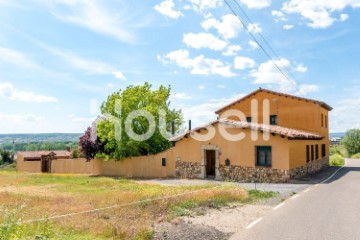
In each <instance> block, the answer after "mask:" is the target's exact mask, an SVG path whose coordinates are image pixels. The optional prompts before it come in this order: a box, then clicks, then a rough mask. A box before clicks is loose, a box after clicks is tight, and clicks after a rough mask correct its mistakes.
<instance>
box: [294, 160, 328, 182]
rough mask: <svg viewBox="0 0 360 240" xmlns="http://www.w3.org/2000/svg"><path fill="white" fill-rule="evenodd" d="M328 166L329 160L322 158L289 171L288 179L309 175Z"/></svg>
mask: <svg viewBox="0 0 360 240" xmlns="http://www.w3.org/2000/svg"><path fill="white" fill-rule="evenodd" d="M327 166H329V158H328V157H324V158H322V159H320V160H314V161H310V162H308V163H307V164H306V165H304V166H301V167H297V168H294V169H291V170H290V171H289V175H290V178H297V177H301V176H304V175H306V174H309V173H313V172H316V171H319V170H320V169H322V168H324V167H327Z"/></svg>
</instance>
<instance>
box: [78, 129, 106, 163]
mask: <svg viewBox="0 0 360 240" xmlns="http://www.w3.org/2000/svg"><path fill="white" fill-rule="evenodd" d="M79 145H80V147H81V151H82V153H83V154H84V156H85V158H86V160H88V161H90V160H91V159H94V158H95V156H96V154H97V153H98V152H101V151H103V149H104V146H103V144H102V143H101V141H100V139H99V138H97V139H96V140H95V141H93V140H91V128H90V127H89V128H88V129H87V130H86V132H85V134H84V135H83V136H82V137H80V142H79Z"/></svg>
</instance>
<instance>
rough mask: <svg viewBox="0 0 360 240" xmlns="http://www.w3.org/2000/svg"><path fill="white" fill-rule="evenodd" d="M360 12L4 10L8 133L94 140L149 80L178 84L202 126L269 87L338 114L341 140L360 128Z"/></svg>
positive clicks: (193, 0) (2, 114)
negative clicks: (113, 101)
mask: <svg viewBox="0 0 360 240" xmlns="http://www.w3.org/2000/svg"><path fill="white" fill-rule="evenodd" d="M226 3H228V4H229V6H230V7H229V6H228V5H227V4H226ZM233 11H234V12H235V13H236V14H237V15H238V16H236V15H234V13H233ZM359 13H360V0H328V1H323V0H277V1H274V0H236V1H235V0H226V1H225V0H156V1H155V0H147V1H144V0H133V1H126V0H122V1H121V0H117V1H108V0H102V1H95V0H46V1H45V0H43V1H41V0H27V1H21V0H0V133H51V132H84V131H85V129H86V127H87V126H89V125H90V124H91V122H92V120H93V119H94V118H96V116H97V115H98V114H100V112H99V108H100V104H101V103H102V102H103V101H105V100H106V98H107V96H108V95H110V94H111V93H113V92H116V91H118V90H120V89H124V88H125V87H126V86H128V85H137V84H143V83H144V82H146V81H147V82H150V83H151V84H152V85H153V87H154V88H157V87H159V86H160V85H161V84H162V85H166V86H167V85H171V90H172V91H171V92H172V95H171V98H170V100H171V106H172V107H174V108H178V109H182V111H183V113H184V119H185V120H188V119H191V120H192V121H193V126H196V125H198V124H201V123H206V122H208V121H211V120H214V118H215V115H214V111H215V110H217V109H218V108H220V107H221V106H223V105H225V104H227V103H229V102H231V101H233V100H235V99H237V98H239V97H241V96H244V95H246V94H248V93H250V92H252V91H254V90H256V89H258V88H259V87H262V88H267V89H271V90H275V91H281V92H286V93H290V94H294V95H298V96H305V97H307V98H312V99H318V100H321V101H324V102H326V103H328V104H329V105H330V106H332V107H333V108H334V110H333V111H332V112H331V113H330V132H343V131H346V130H347V129H350V128H360V121H359V119H360V97H359V91H360V61H359V56H360V44H359V39H360V28H359V26H360V14H359ZM238 17H240V19H241V20H242V22H243V24H242V23H241V22H240V20H239V18H238ZM250 33H251V34H250ZM264 39H265V41H264ZM256 41H258V43H259V44H258V43H256ZM262 48H263V49H264V51H265V52H266V53H267V54H268V55H269V56H267V54H266V53H264V51H263V50H262ZM277 68H280V69H281V72H282V73H284V75H285V76H286V77H285V76H284V75H283V74H282V73H281V72H280V71H279V70H278V69H277Z"/></svg>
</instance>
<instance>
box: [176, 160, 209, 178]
mask: <svg viewBox="0 0 360 240" xmlns="http://www.w3.org/2000/svg"><path fill="white" fill-rule="evenodd" d="M202 167H203V166H201V165H200V164H199V163H194V162H183V161H179V160H177V161H176V163H175V175H176V177H178V178H189V179H193V178H203V177H201V175H202V171H201V169H202Z"/></svg>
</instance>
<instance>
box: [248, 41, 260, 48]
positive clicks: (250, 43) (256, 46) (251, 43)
mask: <svg viewBox="0 0 360 240" xmlns="http://www.w3.org/2000/svg"><path fill="white" fill-rule="evenodd" d="M249 45H250V47H251V49H257V48H259V45H258V44H257V43H256V42H255V41H253V40H250V41H249Z"/></svg>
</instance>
